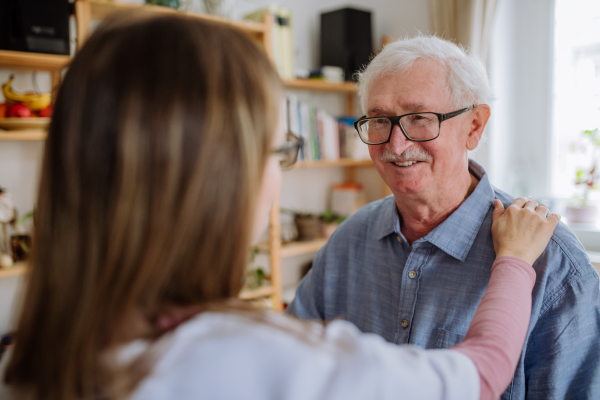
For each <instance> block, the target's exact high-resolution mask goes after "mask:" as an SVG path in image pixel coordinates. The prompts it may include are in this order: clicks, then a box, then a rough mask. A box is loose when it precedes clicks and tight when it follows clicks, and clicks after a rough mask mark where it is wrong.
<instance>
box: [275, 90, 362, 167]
mask: <svg viewBox="0 0 600 400" xmlns="http://www.w3.org/2000/svg"><path fill="white" fill-rule="evenodd" d="M282 110H283V111H282V121H283V122H284V128H285V130H286V131H290V132H292V133H294V134H295V135H297V136H299V137H301V138H302V139H304V148H303V149H302V150H301V151H300V154H299V156H298V159H299V160H304V161H314V160H332V161H333V160H339V159H340V158H350V159H356V160H365V159H369V149H368V146H367V145H366V144H364V143H363V142H361V140H360V138H359V137H358V134H357V133H356V131H355V130H354V126H353V122H354V120H355V117H334V116H332V115H330V114H329V113H327V112H326V111H325V110H323V109H320V108H317V107H314V106H313V105H310V104H308V103H305V102H302V101H299V100H298V98H297V97H296V96H295V95H288V96H287V97H286V99H285V100H284V104H283V107H282Z"/></svg>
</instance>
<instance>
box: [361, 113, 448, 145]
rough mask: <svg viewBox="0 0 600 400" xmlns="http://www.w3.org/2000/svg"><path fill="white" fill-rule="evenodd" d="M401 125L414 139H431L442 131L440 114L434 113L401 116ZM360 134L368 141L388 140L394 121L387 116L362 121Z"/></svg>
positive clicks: (379, 141)
mask: <svg viewBox="0 0 600 400" xmlns="http://www.w3.org/2000/svg"><path fill="white" fill-rule="evenodd" d="M400 125H402V128H404V132H405V133H406V135H407V136H408V137H409V138H410V139H413V140H430V139H434V138H436V137H437V136H438V135H439V133H440V123H439V119H438V116H437V115H436V114H433V113H421V114H411V115H405V116H403V117H402V118H400ZM358 128H359V131H360V136H361V137H362V139H363V140H364V141H365V142H367V143H382V142H386V141H387V140H388V138H389V136H390V133H391V129H392V122H391V121H390V120H389V119H388V118H385V117H381V118H373V119H367V120H364V121H361V122H360V123H359V124H358Z"/></svg>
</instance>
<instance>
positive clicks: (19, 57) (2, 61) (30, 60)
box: [0, 50, 71, 71]
mask: <svg viewBox="0 0 600 400" xmlns="http://www.w3.org/2000/svg"><path fill="white" fill-rule="evenodd" d="M70 61H71V57H69V56H61V55H56V54H43V53H29V52H25V51H12V50H0V68H2V69H18V70H41V71H56V70H60V69H63V68H65V67H66V66H67V65H68V64H69V62H70Z"/></svg>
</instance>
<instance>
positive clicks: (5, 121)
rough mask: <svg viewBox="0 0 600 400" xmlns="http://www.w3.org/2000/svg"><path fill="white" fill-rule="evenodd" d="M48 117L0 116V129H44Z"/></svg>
mask: <svg viewBox="0 0 600 400" xmlns="http://www.w3.org/2000/svg"><path fill="white" fill-rule="evenodd" d="M49 124H50V118H42V117H40V118H0V129H6V130H7V131H14V130H23V129H46V128H48V125H49Z"/></svg>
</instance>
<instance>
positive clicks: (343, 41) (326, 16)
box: [321, 8, 373, 81]
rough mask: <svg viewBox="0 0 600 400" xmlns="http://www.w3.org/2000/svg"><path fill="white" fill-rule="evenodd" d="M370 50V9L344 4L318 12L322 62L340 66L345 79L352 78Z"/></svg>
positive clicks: (367, 60) (371, 40)
mask: <svg viewBox="0 0 600 400" xmlns="http://www.w3.org/2000/svg"><path fill="white" fill-rule="evenodd" d="M372 52H373V39H372V33H371V13H370V12H369V11H362V10H357V9H354V8H343V9H341V10H336V11H331V12H328V13H323V14H321V65H333V66H336V67H341V68H342V69H343V70H344V73H345V74H346V80H347V81H350V80H355V77H354V73H355V72H357V71H359V70H360V69H361V68H362V67H363V66H365V65H367V64H368V63H369V61H370V59H371V53H372Z"/></svg>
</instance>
